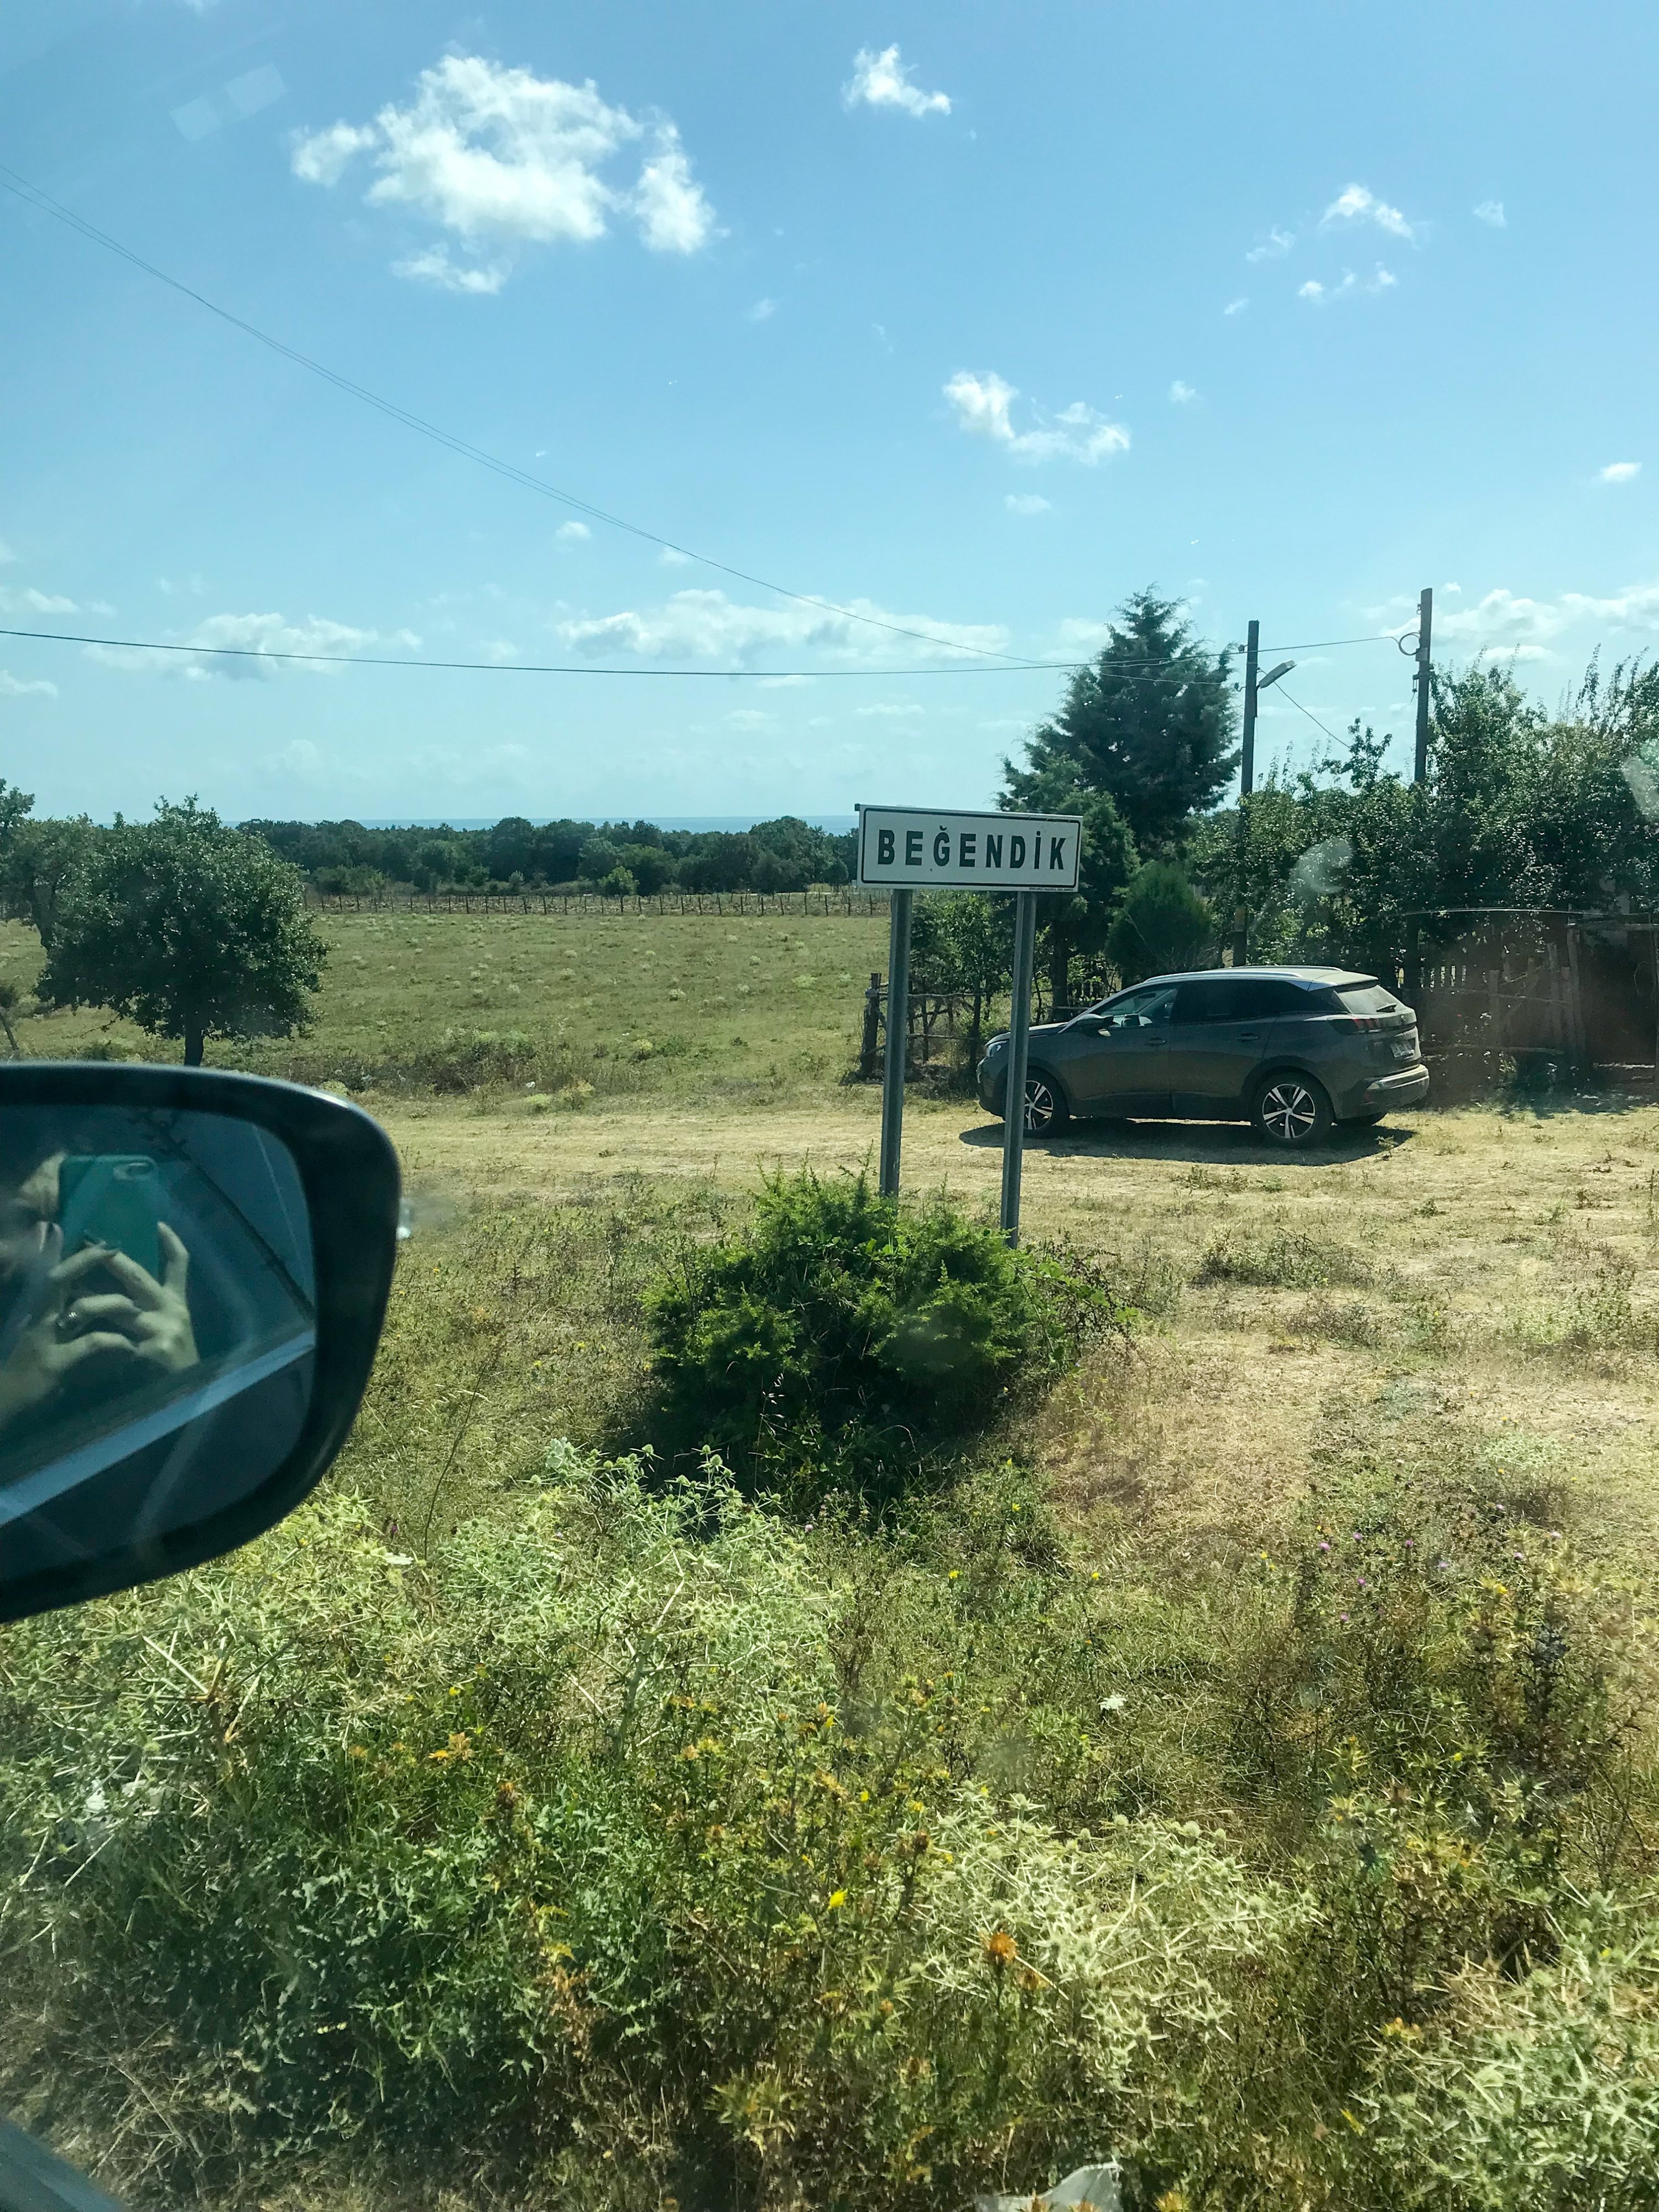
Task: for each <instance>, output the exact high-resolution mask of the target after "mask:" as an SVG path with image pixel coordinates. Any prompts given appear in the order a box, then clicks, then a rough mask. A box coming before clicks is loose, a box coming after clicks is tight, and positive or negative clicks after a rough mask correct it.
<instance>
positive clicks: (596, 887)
mask: <svg viewBox="0 0 1659 2212" xmlns="http://www.w3.org/2000/svg"><path fill="white" fill-rule="evenodd" d="M242 827H243V829H246V830H247V831H248V832H249V833H250V834H251V835H252V836H258V837H262V838H263V839H264V842H266V844H268V845H269V846H270V848H271V850H272V851H273V852H275V853H279V854H281V855H282V857H283V859H284V860H289V861H291V862H292V863H293V864H294V866H295V867H297V868H299V869H300V870H301V872H302V873H303V874H304V875H305V877H306V878H307V881H308V882H309V883H310V884H311V885H312V886H313V889H314V890H319V891H355V892H360V893H365V894H368V893H373V892H375V891H380V890H389V889H400V890H417V891H442V890H499V891H515V890H544V889H546V890H589V891H600V892H603V893H605V895H606V896H609V897H612V898H614V897H616V896H618V895H619V894H620V895H623V896H630V897H631V896H632V895H633V894H634V893H635V891H639V892H642V893H643V894H644V895H645V896H647V897H654V896H655V895H656V894H657V893H658V892H659V891H663V890H675V889H678V890H688V891H804V890H807V889H808V888H809V887H810V886H811V885H812V884H844V883H846V882H847V881H848V877H849V876H850V874H851V872H852V870H853V866H854V860H855V854H854V835H853V833H852V832H851V831H850V830H849V831H848V832H847V833H846V834H845V835H844V836H837V835H836V833H835V832H833V831H830V830H825V829H816V828H815V827H814V826H813V825H812V823H810V822H803V821H801V820H800V819H799V817H798V816H795V815H793V814H785V815H781V816H780V817H778V818H777V819H776V820H775V821H772V822H757V823H755V825H754V826H753V828H752V829H738V830H728V829H659V828H658V826H657V825H656V823H654V822H579V821H574V820H571V819H565V820H562V821H558V822H531V821H528V820H526V817H524V816H523V815H521V814H509V815H507V817H505V818H504V819H503V820H502V821H500V822H497V823H495V824H494V825H493V826H492V827H491V828H489V829H430V828H426V829H416V828H392V829H373V828H370V827H368V825H366V824H365V823H362V822H349V821H346V822H267V821H252V822H245V823H243V824H242Z"/></svg>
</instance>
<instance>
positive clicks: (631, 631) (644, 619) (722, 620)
mask: <svg viewBox="0 0 1659 2212" xmlns="http://www.w3.org/2000/svg"><path fill="white" fill-rule="evenodd" d="M850 606H851V610H852V612H853V613H854V614H859V615H866V616H873V617H875V618H876V619H877V620H878V622H888V623H898V624H900V625H901V626H902V627H903V628H904V629H919V630H925V631H927V633H928V636H929V637H930V638H931V639H933V640H937V641H938V643H937V644H936V645H930V644H928V643H926V642H923V641H919V640H917V639H915V638H908V637H895V636H894V635H892V634H891V632H890V631H883V630H879V629H872V628H871V627H869V625H868V624H867V623H862V622H855V621H852V620H849V619H848V616H846V615H840V614H836V613H833V612H832V611H829V610H828V609H823V608H818V607H811V606H803V605H793V606H782V607H753V606H744V605H739V604H738V603H737V602H735V601H733V600H732V599H727V598H726V594H725V592H718V591H685V592H675V593H674V594H673V596H672V597H671V599H669V600H668V601H667V602H666V604H665V605H662V606H658V607H650V608H644V609H633V608H629V609H627V610H624V611H623V612H621V613H618V614H613V615H600V616H598V617H586V618H583V619H580V620H577V621H568V622H562V623H558V624H557V626H556V627H557V631H558V635H559V636H560V637H561V638H562V640H563V641H564V643H565V644H566V645H568V646H569V647H573V648H574V650H575V651H576V652H578V653H586V654H587V655H589V656H590V657H591V658H592V659H595V660H599V659H607V658H609V657H611V656H613V655H626V656H628V657H629V658H632V659H641V660H664V659H702V660H727V661H738V662H744V663H746V662H748V661H750V660H752V659H754V658H755V656H756V655H757V654H758V653H769V652H774V651H777V650H780V649H782V650H786V651H789V652H794V653H805V652H812V653H829V654H830V655H831V656H832V657H834V658H835V659H841V660H854V661H856V660H868V659H872V658H873V659H895V658H898V659H929V658H931V657H933V654H934V653H936V652H940V651H943V652H945V653H950V652H952V651H955V652H958V653H960V652H961V651H963V649H965V648H971V647H979V648H981V650H984V651H988V652H993V653H1000V652H1002V651H1003V650H1005V649H1006V646H1007V642H1008V633H1007V631H1006V629H1003V628H1002V627H1001V625H1000V624H999V623H946V622H937V621H935V620H934V619H933V617H932V616H930V615H896V614H889V613H888V612H887V611H886V610H885V609H884V608H882V607H878V606H876V605H873V604H872V602H871V601H870V600H868V599H854V600H853V601H852V602H850Z"/></svg>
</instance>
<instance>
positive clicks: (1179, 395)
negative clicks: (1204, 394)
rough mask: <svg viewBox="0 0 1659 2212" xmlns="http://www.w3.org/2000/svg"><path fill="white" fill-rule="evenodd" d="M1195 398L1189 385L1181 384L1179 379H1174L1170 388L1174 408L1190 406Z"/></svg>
mask: <svg viewBox="0 0 1659 2212" xmlns="http://www.w3.org/2000/svg"><path fill="white" fill-rule="evenodd" d="M1197 397H1198V392H1197V390H1196V389H1195V387H1194V386H1192V385H1190V384H1183V383H1182V380H1181V379H1180V378H1179V377H1176V380H1175V382H1174V383H1173V384H1172V385H1171V386H1170V401H1171V403H1172V404H1174V405H1175V406H1176V407H1188V406H1190V405H1191V404H1192V403H1193V401H1194V399H1196V398H1197Z"/></svg>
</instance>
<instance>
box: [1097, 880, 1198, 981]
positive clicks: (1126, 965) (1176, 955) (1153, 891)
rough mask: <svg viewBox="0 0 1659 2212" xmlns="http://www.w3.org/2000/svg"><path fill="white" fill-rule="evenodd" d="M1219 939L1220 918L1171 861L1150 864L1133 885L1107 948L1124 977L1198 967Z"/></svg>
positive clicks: (1114, 925) (1161, 973) (1132, 978)
mask: <svg viewBox="0 0 1659 2212" xmlns="http://www.w3.org/2000/svg"><path fill="white" fill-rule="evenodd" d="M1214 939H1215V916H1214V915H1212V913H1211V911H1210V909H1209V908H1208V907H1207V906H1206V904H1205V903H1204V902H1203V900H1202V899H1201V898H1200V896H1198V893H1197V892H1196V891H1195V890H1194V889H1193V887H1192V885H1191V884H1189V883H1188V880H1187V878H1186V876H1185V875H1184V874H1183V872H1182V870H1181V869H1180V868H1178V867H1177V866H1176V865H1175V863H1174V861H1172V860H1148V861H1147V863H1146V866H1145V867H1143V868H1141V869H1139V870H1138V871H1137V872H1136V875H1135V878H1134V881H1133V883H1132V884H1130V886H1129V892H1128V896H1127V898H1126V899H1125V900H1124V902H1123V906H1122V909H1121V912H1120V913H1119V915H1118V916H1117V919H1116V920H1115V921H1114V922H1113V924H1112V927H1111V931H1110V934H1109V939H1108V949H1109V951H1110V953H1111V956H1112V957H1113V959H1114V960H1115V961H1116V963H1117V964H1118V967H1119V969H1121V972H1122V974H1123V975H1124V976H1125V977H1126V978H1127V980H1128V981H1130V982H1133V981H1136V979H1137V978H1139V976H1142V975H1167V974H1168V973H1169V972H1170V969H1180V968H1194V967H1196V966H1197V965H1198V963H1199V962H1200V960H1202V959H1203V957H1205V955H1206V952H1207V951H1209V950H1210V948H1211V946H1212V944H1213V942H1214Z"/></svg>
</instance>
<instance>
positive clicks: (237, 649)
mask: <svg viewBox="0 0 1659 2212" xmlns="http://www.w3.org/2000/svg"><path fill="white" fill-rule="evenodd" d="M0 637H23V638H33V640H34V641H36V642H37V643H40V644H44V645H101V646H106V647H109V648H110V649H111V650H112V651H113V652H120V653H183V654H185V655H186V656H187V657H189V658H191V659H194V658H195V657H197V655H200V654H210V655H212V656H214V657H216V659H222V660H285V661H286V660H293V661H301V662H303V663H305V664H306V665H307V666H311V667H323V668H447V669H455V670H464V671H466V672H468V673H469V674H472V675H481V676H632V677H641V676H692V677H701V678H705V679H718V680H719V681H720V682H721V683H731V682H732V681H733V680H734V679H736V678H749V679H750V681H751V682H756V683H762V684H765V683H772V684H775V683H777V682H779V681H780V680H781V678H785V677H791V678H795V677H799V678H806V679H808V680H810V681H811V682H812V683H817V681H818V680H819V679H820V678H826V679H827V678H835V677H864V678H882V679H884V680H886V681H889V682H892V681H898V680H902V681H904V682H907V683H908V681H909V679H910V678H912V677H922V676H1029V675H1030V674H1031V673H1032V672H1033V671H1036V672H1037V673H1041V672H1042V671H1044V670H1059V671H1062V672H1069V671H1072V670H1073V669H1075V668H1076V667H1077V666H1078V665H1079V664H1078V663H1077V662H1076V661H1074V660H1030V661H1026V660H1021V661H1006V662H1005V661H990V662H985V661H967V662H964V663H963V664H962V665H960V666H957V667H955V668H938V667H928V668H605V667H601V666H599V665H597V664H595V663H593V662H592V661H571V662H568V663H559V662H554V661H538V660H424V659H415V658H412V657H410V656H406V655H404V654H401V653H295V652H288V651H283V650H278V649H277V648H276V647H267V646H263V645H181V644H177V643H173V642H167V641H162V640H161V639H159V638H153V637H93V636H91V635H87V634H83V633H82V632H81V631H79V630H70V629H4V628H0ZM1134 665H1146V666H1148V667H1154V666H1157V667H1161V666H1162V665H1164V664H1163V663H1162V662H1161V661H1151V660H1149V661H1147V662H1146V663H1145V664H1140V663H1136V664H1134Z"/></svg>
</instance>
